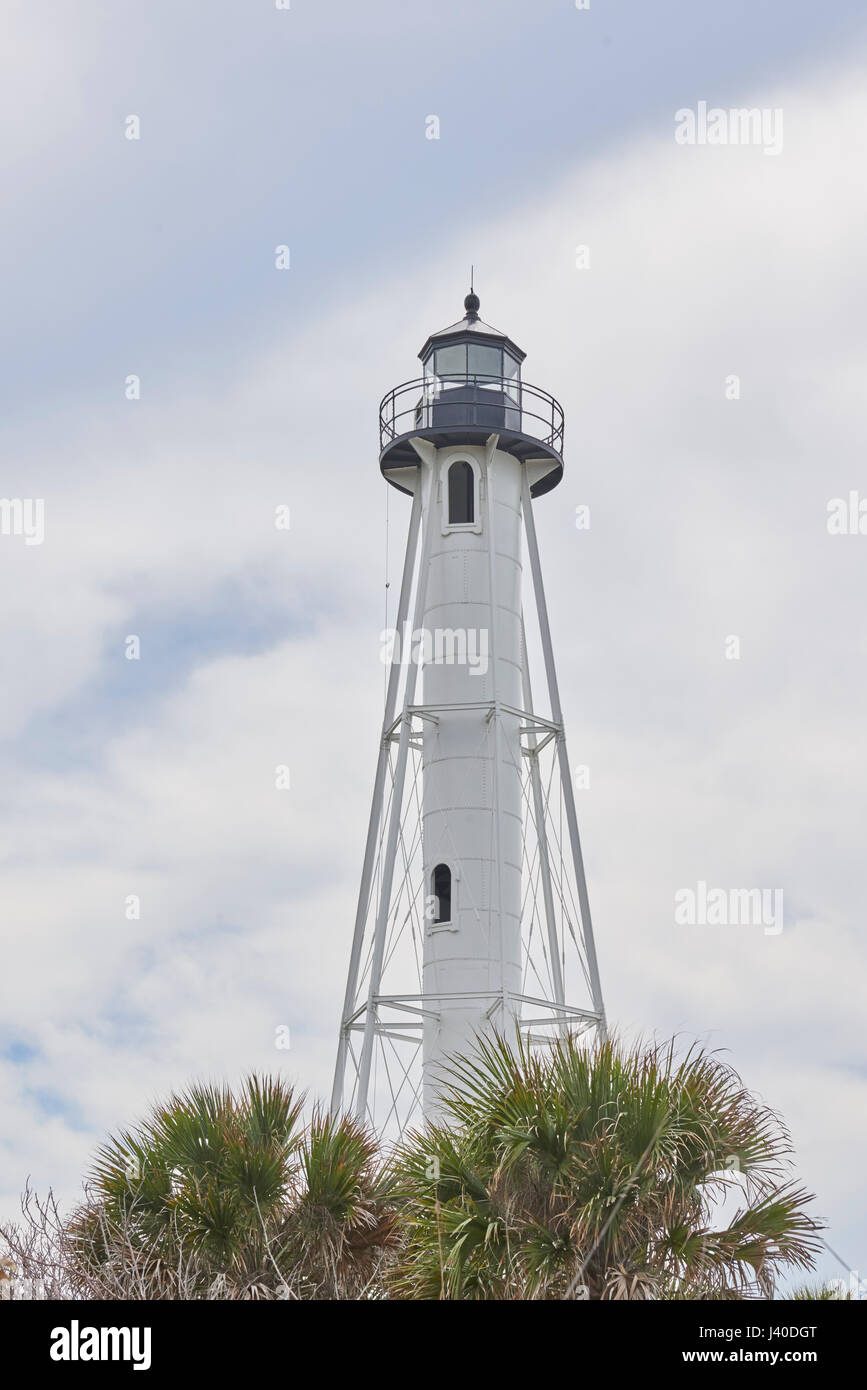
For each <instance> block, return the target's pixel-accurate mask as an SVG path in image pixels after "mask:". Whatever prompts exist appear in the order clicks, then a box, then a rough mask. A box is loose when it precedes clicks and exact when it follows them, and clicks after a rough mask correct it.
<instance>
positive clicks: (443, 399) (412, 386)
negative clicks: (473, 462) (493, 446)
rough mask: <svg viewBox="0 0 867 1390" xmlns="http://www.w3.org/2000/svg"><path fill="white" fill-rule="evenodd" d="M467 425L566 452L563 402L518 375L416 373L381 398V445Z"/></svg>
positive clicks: (558, 451) (383, 446) (381, 446)
mask: <svg viewBox="0 0 867 1390" xmlns="http://www.w3.org/2000/svg"><path fill="white" fill-rule="evenodd" d="M467 426H469V427H471V428H472V427H475V428H478V429H490V430H499V431H500V432H507V433H512V434H523V435H529V436H530V437H531V438H533V439H538V440H539V442H540V443H542V444H545V445H547V447H548V448H550V449H553V450H555V451H556V453H558V454H561V453H562V452H563V408H562V406H561V405H560V403H559V401H556V400H555V399H554V397H553V396H552V395H550V394H549V393H548V392H547V391H543V390H542V389H541V388H540V387H538V386H528V385H527V383H526V382H523V381H519V380H517V379H516V378H515V377H504V376H489V375H486V374H484V373H481V372H467V373H460V372H456V373H453V374H451V375H448V376H442V377H430V376H429V377H416V378H415V380H413V381H404V382H403V383H402V384H401V385H400V386H395V388H394V390H392V391H389V392H388V394H387V395H385V396H383V398H382V401H381V402H380V406H379V442H380V449H384V448H385V447H386V446H387V445H388V444H389V443H390V442H391V441H392V440H393V439H397V438H399V437H401V436H403V435H407V434H412V433H413V431H414V430H446V431H448V430H451V429H459V428H461V427H467Z"/></svg>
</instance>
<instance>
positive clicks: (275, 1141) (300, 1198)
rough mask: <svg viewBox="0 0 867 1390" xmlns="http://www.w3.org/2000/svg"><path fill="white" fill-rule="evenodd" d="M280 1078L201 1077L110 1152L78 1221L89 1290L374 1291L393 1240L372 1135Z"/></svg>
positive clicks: (202, 1293)
mask: <svg viewBox="0 0 867 1390" xmlns="http://www.w3.org/2000/svg"><path fill="white" fill-rule="evenodd" d="M302 1104H303V1097H296V1096H295V1094H294V1093H293V1091H292V1089H291V1087H289V1086H287V1085H286V1084H285V1083H284V1082H283V1081H282V1080H280V1079H275V1078H271V1079H268V1078H266V1079H263V1080H261V1079H259V1078H258V1077H255V1076H253V1077H250V1078H249V1079H248V1080H247V1081H246V1083H245V1085H244V1087H243V1089H242V1090H241V1092H240V1093H239V1094H238V1095H237V1096H236V1095H233V1093H232V1091H231V1090H230V1089H229V1088H228V1087H226V1086H193V1087H192V1088H190V1090H188V1091H187V1092H186V1093H184V1094H182V1095H175V1096H172V1097H171V1099H170V1100H169V1101H168V1103H167V1104H164V1105H158V1106H156V1107H155V1108H154V1110H153V1111H152V1113H151V1115H150V1116H149V1118H148V1119H147V1120H146V1121H145V1122H144V1123H143V1124H141V1125H139V1126H138V1127H137V1128H136V1129H134V1130H132V1131H130V1132H125V1133H121V1134H120V1135H118V1136H117V1137H115V1138H112V1139H110V1140H109V1141H108V1142H107V1143H105V1144H104V1145H103V1146H102V1147H101V1149H100V1150H99V1152H98V1154H97V1157H96V1160H95V1163H94V1165H93V1170H92V1173H91V1180H90V1184H89V1187H88V1198H87V1201H86V1202H85V1203H84V1204H83V1206H81V1207H80V1208H79V1209H78V1211H77V1212H76V1213H75V1215H74V1216H73V1218H72V1220H71V1221H70V1223H69V1224H68V1226H67V1228H66V1240H67V1247H68V1251H69V1254H70V1258H71V1263H72V1267H73V1270H74V1273H75V1278H76V1279H77V1283H78V1287H79V1289H80V1291H81V1292H83V1293H84V1294H85V1296H89V1297H95V1296H102V1297H122V1298H132V1297H142V1298H151V1299H152V1298H207V1297H210V1298H299V1297H300V1298H317V1297H336V1296H347V1297H353V1296H363V1295H364V1293H365V1291H366V1289H367V1287H368V1285H369V1282H370V1278H371V1274H372V1272H373V1271H375V1269H376V1267H377V1262H378V1260H379V1258H380V1257H381V1255H382V1251H383V1250H384V1249H386V1248H387V1247H388V1245H389V1244H390V1241H391V1217H390V1212H389V1209H388V1207H387V1205H386V1201H385V1190H384V1186H383V1183H382V1180H381V1175H380V1172H379V1164H378V1161H377V1154H376V1148H375V1144H374V1142H373V1141H372V1140H371V1138H370V1137H369V1136H368V1135H367V1134H366V1133H365V1132H364V1131H363V1130H362V1129H361V1128H360V1126H358V1125H357V1124H356V1122H355V1121H353V1120H350V1119H340V1120H338V1121H333V1122H332V1121H331V1120H329V1119H327V1118H325V1117H323V1116H322V1115H321V1114H320V1113H319V1112H318V1111H317V1112H314V1115H313V1118H312V1120H311V1122H310V1124H309V1126H308V1127H307V1129H306V1130H304V1129H302V1127H301V1125H300V1116H301V1109H302Z"/></svg>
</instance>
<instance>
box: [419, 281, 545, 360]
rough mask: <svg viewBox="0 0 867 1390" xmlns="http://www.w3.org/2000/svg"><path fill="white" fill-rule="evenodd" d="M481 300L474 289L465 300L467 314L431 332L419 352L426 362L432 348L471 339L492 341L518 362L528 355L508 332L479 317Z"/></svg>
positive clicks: (491, 342) (470, 340)
mask: <svg viewBox="0 0 867 1390" xmlns="http://www.w3.org/2000/svg"><path fill="white" fill-rule="evenodd" d="M479 307H480V301H479V296H478V295H477V294H474V293H473V291H472V290H470V293H469V294H468V295H467V297H466V299H465V300H464V308H465V309H466V311H467V312H466V315H465V317H464V318H462V319H459V320H458V322H457V323H452V324H449V326H448V328H441V329H440V330H439V332H438V333H431V335H430V337H429V338H428V339H427V340H426V342H425V344H424V347H423V348H422V350H421V352H420V353H419V357H420V358H421V360H422V361H423V362H424V361H425V360H426V359H427V358H428V357H429V356H430V353H431V352H432V350H433V349H434V348H436V347H445V346H446V345H447V344H449V343H454V342H460V341H462V340H463V341H469V342H483V343H490V344H492V345H493V346H495V347H504V348H506V349H507V350H508V352H510V353H511V355H512V356H513V357H514V358H515V360H516V361H517V362H523V360H524V358H525V357H526V356H527V354H526V352H522V350H521V349H520V348H519V347H518V344H517V343H515V342H513V341H512V339H511V338H510V337H509V335H508V334H507V333H501V332H500V330H499V328H492V327H491V325H490V324H489V323H485V322H484V320H483V319H480V318H479Z"/></svg>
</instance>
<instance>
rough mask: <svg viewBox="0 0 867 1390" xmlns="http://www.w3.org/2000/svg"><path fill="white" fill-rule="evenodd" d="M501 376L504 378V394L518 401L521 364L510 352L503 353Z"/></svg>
mask: <svg viewBox="0 0 867 1390" xmlns="http://www.w3.org/2000/svg"><path fill="white" fill-rule="evenodd" d="M503 376H504V377H505V378H506V395H507V396H511V398H512V400H513V401H515V402H518V403H519V402H520V390H519V387H520V381H521V364H520V362H519V361H518V360H517V358H515V357H513V356H512V354H511V353H510V352H504V353H503Z"/></svg>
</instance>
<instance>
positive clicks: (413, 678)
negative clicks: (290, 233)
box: [355, 440, 436, 1121]
mask: <svg viewBox="0 0 867 1390" xmlns="http://www.w3.org/2000/svg"><path fill="white" fill-rule="evenodd" d="M413 442H414V444H415V446H416V447H417V449H418V452H419V454H420V455H421V457H422V458H423V459H426V460H427V463H428V472H429V480H428V505H427V507H426V508H425V509H424V510H425V521H424V529H423V536H422V545H421V561H420V564H419V570H418V583H417V584H416V591H415V616H414V620H413V625H412V632H417V631H418V630H419V628H420V627H421V622H422V618H423V617H424V602H425V593H426V590H427V571H428V560H429V557H430V548H431V537H432V534H433V517H432V512H433V507H432V501H433V489H434V484H435V478H434V469H433V459H434V458H435V457H436V453H435V450H434V449H433V447H432V446H431V445H429V444H427V443H426V442H425V441H423V440H416V441H413ZM422 446H423V447H422ZM423 485H424V473H423V471H421V470H420V475H419V479H418V489H417V491H418V493H420V492H421V489H422V487H423ZM403 657H404V652H403V648H401V660H403ZM418 671H419V663H418V662H414V661H413V660H412V633H410V653H409V664H408V667H407V673H406V684H405V685H404V691H403V709H402V716H401V721H400V739H399V742H398V746H397V762H396V764H395V769H394V787H393V789H392V794H391V814H390V816H389V822H388V839H387V841H386V847H385V855H384V858H383V868H382V882H381V884H380V889H379V906H378V908H377V914H376V927H375V929H374V935H373V955H372V958H371V962H370V988H369V990H368V994H367V1010H366V1012H365V1016H364V1038H363V1041H362V1045H361V1058H360V1061H359V1065H358V1093H357V1096H356V1105H355V1113H356V1115H357V1117H358V1119H359V1120H362V1121H363V1120H365V1119H366V1114H367V1093H368V1090H369V1087H370V1064H371V1060H372V1057H373V1043H374V1038H375V1031H376V1022H377V1010H378V1005H377V1003H376V996H377V995H378V993H379V985H380V979H381V976H382V960H383V956H384V954H385V932H386V927H387V925H388V913H389V908H390V906H391V885H392V880H393V878H394V866H395V862H396V860H397V838H398V834H399V832H400V820H401V815H402V813H403V787H404V781H405V779H406V764H407V758H408V755H409V734H410V719H411V716H410V713H409V706H410V705H411V704H414V703H415V692H416V686H417V684H418Z"/></svg>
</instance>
